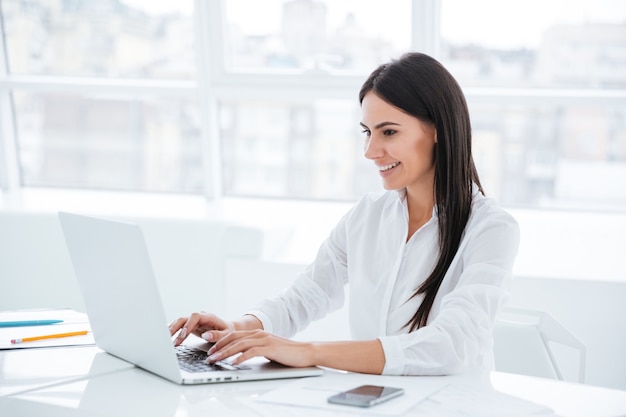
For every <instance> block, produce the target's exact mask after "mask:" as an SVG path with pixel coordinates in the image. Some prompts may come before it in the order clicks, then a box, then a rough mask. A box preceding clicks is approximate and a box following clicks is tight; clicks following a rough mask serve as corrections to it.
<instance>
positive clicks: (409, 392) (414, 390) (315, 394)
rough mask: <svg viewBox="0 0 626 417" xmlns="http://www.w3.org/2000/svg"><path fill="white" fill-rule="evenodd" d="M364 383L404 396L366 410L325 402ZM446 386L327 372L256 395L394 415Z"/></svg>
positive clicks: (273, 400) (279, 401)
mask: <svg viewBox="0 0 626 417" xmlns="http://www.w3.org/2000/svg"><path fill="white" fill-rule="evenodd" d="M365 384H371V385H384V386H390V387H397V388H404V390H405V393H404V395H402V396H400V397H396V398H393V399H391V400H389V401H387V402H384V403H382V404H378V405H375V406H373V407H369V408H360V407H351V406H345V405H337V404H330V403H328V402H327V401H326V399H327V398H328V397H329V396H331V395H333V394H337V393H339V392H341V391H346V390H349V389H352V388H355V387H357V386H359V385H365ZM447 384H448V382H447V381H445V380H443V379H442V378H437V377H410V376H403V377H395V376H381V375H362V374H351V373H327V374H326V375H324V377H322V378H316V377H311V378H303V379H299V380H296V381H294V382H291V383H289V384H286V385H284V386H282V387H280V388H277V389H275V390H273V391H270V392H268V393H266V394H263V395H261V396H259V397H258V398H257V401H261V402H266V403H273V404H282V405H289V406H297V407H302V408H318V409H325V410H331V411H334V412H336V413H357V414H359V415H390V416H394V415H402V414H404V413H406V412H407V411H408V410H410V409H411V408H413V407H414V406H415V405H416V404H417V403H419V402H420V401H422V400H424V399H425V398H427V397H428V396H430V395H431V394H433V393H435V392H437V391H439V390H441V389H442V388H444V387H445V386H446V385H447Z"/></svg>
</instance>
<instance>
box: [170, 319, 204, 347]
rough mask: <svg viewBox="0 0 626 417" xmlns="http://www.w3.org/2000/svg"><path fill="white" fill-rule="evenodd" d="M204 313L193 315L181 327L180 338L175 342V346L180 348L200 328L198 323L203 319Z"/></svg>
mask: <svg viewBox="0 0 626 417" xmlns="http://www.w3.org/2000/svg"><path fill="white" fill-rule="evenodd" d="M202 314H203V313H192V314H191V315H190V316H189V318H187V319H186V321H185V322H184V323H183V324H182V325H181V327H180V331H179V332H178V336H177V337H176V340H175V341H174V346H178V345H180V344H181V343H183V341H184V340H185V339H186V338H187V336H189V335H190V334H191V333H192V332H193V331H194V330H196V327H198V322H199V321H200V319H201V316H202Z"/></svg>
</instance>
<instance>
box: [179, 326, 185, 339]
mask: <svg viewBox="0 0 626 417" xmlns="http://www.w3.org/2000/svg"><path fill="white" fill-rule="evenodd" d="M185 337H187V328H186V327H183V328H182V329H180V333H178V338H179V339H184V338H185Z"/></svg>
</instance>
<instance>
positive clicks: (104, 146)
mask: <svg viewBox="0 0 626 417" xmlns="http://www.w3.org/2000/svg"><path fill="white" fill-rule="evenodd" d="M14 100H15V109H16V121H17V133H18V143H19V149H18V152H19V158H20V165H21V169H22V181H23V184H24V185H26V186H58V187H82V188H95V189H113V190H133V191H135V190H136V191H164V192H201V191H202V189H203V187H202V184H203V179H202V163H201V152H200V137H199V136H200V134H199V116H198V108H197V105H196V103H195V102H191V101H187V100H183V99H178V98H160V99H149V100H140V99H121V98H119V99H113V98H111V99H107V98H102V97H89V96H77V95H70V94H52V93H50V94H32V93H15V94H14Z"/></svg>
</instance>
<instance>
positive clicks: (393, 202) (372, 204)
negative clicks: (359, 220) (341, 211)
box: [349, 191, 402, 216]
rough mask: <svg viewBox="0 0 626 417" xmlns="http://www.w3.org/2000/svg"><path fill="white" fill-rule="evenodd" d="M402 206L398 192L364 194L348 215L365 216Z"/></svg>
mask: <svg viewBox="0 0 626 417" xmlns="http://www.w3.org/2000/svg"><path fill="white" fill-rule="evenodd" d="M398 205H402V196H401V194H400V193H398V191H379V192H371V193H367V194H364V195H363V196H362V197H361V198H360V199H359V200H358V201H357V202H356V203H355V204H354V206H352V209H351V210H350V212H349V213H351V215H352V216H354V215H366V214H375V213H381V212H383V211H385V210H388V209H389V208H393V207H397V206H398Z"/></svg>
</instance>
